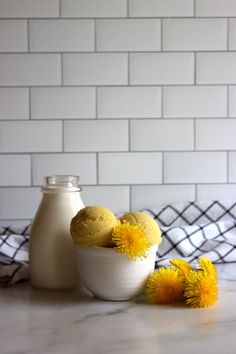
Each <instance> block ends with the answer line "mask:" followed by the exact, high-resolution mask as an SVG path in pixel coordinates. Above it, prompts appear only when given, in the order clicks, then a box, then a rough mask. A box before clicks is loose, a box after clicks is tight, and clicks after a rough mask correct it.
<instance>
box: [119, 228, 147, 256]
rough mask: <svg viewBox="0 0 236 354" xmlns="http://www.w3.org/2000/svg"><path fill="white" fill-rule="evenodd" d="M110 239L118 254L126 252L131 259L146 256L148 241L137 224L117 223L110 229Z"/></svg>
mask: <svg viewBox="0 0 236 354" xmlns="http://www.w3.org/2000/svg"><path fill="white" fill-rule="evenodd" d="M112 241H113V242H114V243H115V245H116V249H117V251H118V253H120V254H127V255H128V256H129V257H130V258H131V259H133V260H135V259H136V258H137V257H138V258H140V259H142V258H143V257H146V255H147V251H148V250H149V247H150V243H149V242H148V240H147V238H146V236H145V233H144V232H143V230H142V228H141V226H140V225H139V224H129V223H128V222H126V223H124V224H120V225H117V226H115V227H113V229H112Z"/></svg>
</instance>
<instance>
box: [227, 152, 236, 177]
mask: <svg viewBox="0 0 236 354" xmlns="http://www.w3.org/2000/svg"><path fill="white" fill-rule="evenodd" d="M229 182H236V151H230V152H229Z"/></svg>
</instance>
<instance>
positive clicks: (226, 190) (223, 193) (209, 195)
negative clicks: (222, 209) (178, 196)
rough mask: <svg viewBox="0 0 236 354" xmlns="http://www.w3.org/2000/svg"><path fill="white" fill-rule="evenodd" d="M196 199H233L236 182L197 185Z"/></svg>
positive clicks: (235, 193)
mask: <svg viewBox="0 0 236 354" xmlns="http://www.w3.org/2000/svg"><path fill="white" fill-rule="evenodd" d="M197 199H198V200H230V199H231V200H235V199H236V184H201V185H198V186H197Z"/></svg>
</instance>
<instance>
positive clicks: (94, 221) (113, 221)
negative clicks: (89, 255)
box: [70, 206, 119, 247]
mask: <svg viewBox="0 0 236 354" xmlns="http://www.w3.org/2000/svg"><path fill="white" fill-rule="evenodd" d="M118 223H119V221H118V219H117V218H116V216H115V215H114V214H113V213H112V211H111V210H109V209H107V208H103V207H100V206H88V207H85V208H83V209H81V210H80V211H79V212H78V213H77V214H76V216H75V217H74V218H73V219H72V220H71V225H70V232H71V237H72V239H73V241H74V243H76V244H78V245H80V246H84V247H94V246H101V247H110V246H112V240H111V231H112V228H113V227H114V226H116V225H117V224H118Z"/></svg>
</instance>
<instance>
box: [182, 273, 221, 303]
mask: <svg viewBox="0 0 236 354" xmlns="http://www.w3.org/2000/svg"><path fill="white" fill-rule="evenodd" d="M184 296H185V298H186V304H187V305H189V306H191V307H210V306H212V305H214V304H215V303H216V301H217V298H218V288H217V279H216V277H215V276H214V275H210V274H208V273H207V272H205V271H201V270H198V271H191V272H190V273H189V275H188V276H187V277H186V279H185V290H184Z"/></svg>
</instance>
